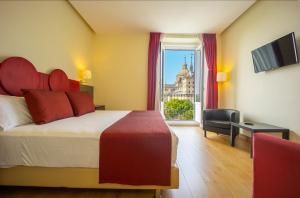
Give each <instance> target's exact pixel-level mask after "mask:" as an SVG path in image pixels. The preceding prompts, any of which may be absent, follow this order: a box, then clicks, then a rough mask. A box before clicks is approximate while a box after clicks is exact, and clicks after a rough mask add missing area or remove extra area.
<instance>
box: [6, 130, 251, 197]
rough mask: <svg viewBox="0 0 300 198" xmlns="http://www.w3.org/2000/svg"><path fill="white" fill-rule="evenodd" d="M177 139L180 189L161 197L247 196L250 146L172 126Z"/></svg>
mask: <svg viewBox="0 0 300 198" xmlns="http://www.w3.org/2000/svg"><path fill="white" fill-rule="evenodd" d="M172 128H173V130H174V132H175V133H176V134H177V136H178V137H179V147H178V159H177V161H178V165H179V169H180V188H179V189H176V190H165V191H162V197H163V198H200V197H201V198H202V197H216V198H218V197H222V198H226V197H230V198H233V197H238V198H241V197H243V198H247V197H251V191H252V189H251V186H252V160H251V159H250V157H249V148H250V145H249V143H248V142H247V141H245V140H242V139H241V138H237V142H236V144H237V145H236V147H234V148H233V147H231V146H229V144H228V136H218V135H216V134H214V133H208V138H204V137H203V131H202V130H201V129H200V128H199V127H172ZM153 193H154V192H153V191H135V190H133V191H132V190H91V189H64V188H23V187H9V188H8V187H1V188H0V197H1V198H6V197H9V198H21V197H22V198H41V197H43V198H50V197H51V198H52V197H55V198H71V197H72V198H74V197H76V198H83V197H86V198H94V197H95V198H96V197H97V198H152V197H153Z"/></svg>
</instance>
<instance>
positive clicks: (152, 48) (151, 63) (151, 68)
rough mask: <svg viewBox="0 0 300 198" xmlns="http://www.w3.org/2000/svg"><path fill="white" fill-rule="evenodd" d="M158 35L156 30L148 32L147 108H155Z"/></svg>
mask: <svg viewBox="0 0 300 198" xmlns="http://www.w3.org/2000/svg"><path fill="white" fill-rule="evenodd" d="M160 35H161V33H158V32H151V33H150V40H149V48H148V96H147V110H154V108H155V89H156V64H157V57H158V53H159V45H160Z"/></svg>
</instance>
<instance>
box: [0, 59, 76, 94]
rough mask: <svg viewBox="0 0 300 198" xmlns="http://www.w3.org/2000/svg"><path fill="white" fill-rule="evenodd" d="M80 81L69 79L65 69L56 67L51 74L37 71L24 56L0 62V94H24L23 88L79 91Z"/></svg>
mask: <svg viewBox="0 0 300 198" xmlns="http://www.w3.org/2000/svg"><path fill="white" fill-rule="evenodd" d="M79 86H80V85H79V82H78V81H76V80H70V79H68V77H67V75H66V74H65V72H64V71H62V70H59V69H55V70H53V71H52V72H51V74H50V75H48V74H44V73H40V72H38V71H36V69H35V67H34V65H33V64H32V63H31V62H30V61H28V60H26V59H25V58H22V57H10V58H7V59H5V60H4V61H3V62H2V63H1V64H0V94H3V95H13V96H22V89H44V90H54V91H58V90H59V91H79Z"/></svg>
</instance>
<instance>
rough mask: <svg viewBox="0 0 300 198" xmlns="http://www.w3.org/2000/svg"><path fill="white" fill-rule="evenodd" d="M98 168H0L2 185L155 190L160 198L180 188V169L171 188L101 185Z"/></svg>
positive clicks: (175, 171)
mask: <svg viewBox="0 0 300 198" xmlns="http://www.w3.org/2000/svg"><path fill="white" fill-rule="evenodd" d="M98 180H99V169H97V168H45V167H28V166H17V167H12V168H0V185H6V186H36V187H66V188H99V189H141V190H142V189H144V190H146V189H153V190H155V197H156V198H158V197H160V190H162V189H175V188H178V187H179V169H178V167H172V168H171V185H170V186H153V185H141V186H133V185H122V184H112V183H105V184H99V183H98Z"/></svg>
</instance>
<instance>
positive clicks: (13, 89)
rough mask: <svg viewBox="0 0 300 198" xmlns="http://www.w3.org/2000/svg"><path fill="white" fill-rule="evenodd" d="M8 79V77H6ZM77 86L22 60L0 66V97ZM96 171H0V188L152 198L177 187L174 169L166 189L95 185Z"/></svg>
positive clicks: (58, 72)
mask: <svg viewBox="0 0 300 198" xmlns="http://www.w3.org/2000/svg"><path fill="white" fill-rule="evenodd" d="M8 76H9V77H8ZM79 85H80V83H79V82H78V81H75V80H71V79H68V77H67V75H66V74H65V73H64V72H63V71H62V70H59V69H55V70H53V71H52V72H51V74H44V73H40V72H37V71H36V69H35V67H34V65H33V64H32V63H31V62H30V61H28V60H26V59H24V58H22V57H10V58H7V59H5V60H4V61H3V62H2V63H1V64H0V94H2V95H14V96H22V89H45V90H59V91H66V90H72V91H77V90H79ZM98 181H99V169H97V168H48V167H29V166H16V167H12V168H0V185H4V186H36V187H66V188H98V189H140V190H149V189H152V190H155V197H156V198H158V197H160V191H161V190H162V189H175V188H178V187H179V169H178V166H175V167H171V178H170V185H169V186H155V185H123V184H115V183H104V184H99V182H98Z"/></svg>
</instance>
